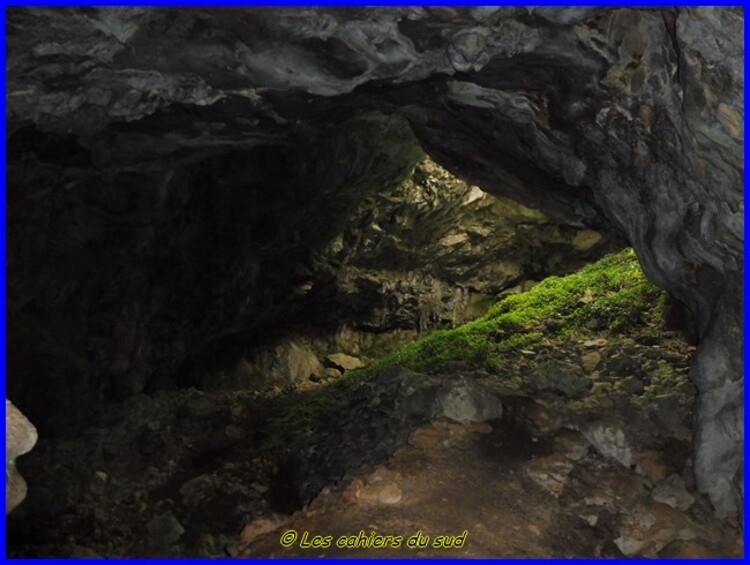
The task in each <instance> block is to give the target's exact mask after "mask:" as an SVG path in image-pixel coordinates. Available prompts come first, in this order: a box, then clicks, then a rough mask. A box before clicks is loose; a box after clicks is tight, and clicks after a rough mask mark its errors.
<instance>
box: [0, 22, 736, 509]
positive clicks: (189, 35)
mask: <svg viewBox="0 0 750 565" xmlns="http://www.w3.org/2000/svg"><path fill="white" fill-rule="evenodd" d="M7 30H8V61H7V82H8V92H7V97H8V133H9V137H8V145H9V166H8V195H9V206H8V223H9V234H10V237H9V241H10V245H9V249H8V253H9V289H8V290H9V308H10V313H9V318H8V320H9V335H10V340H9V351H10V352H11V357H12V359H10V362H11V365H10V368H11V369H10V372H11V376H10V379H9V390H10V394H22V391H20V390H19V389H20V388H22V383H26V385H28V386H31V387H32V388H33V389H34V390H35V392H37V391H39V392H40V394H43V393H44V389H45V388H49V387H45V386H44V385H43V384H42V383H46V382H50V381H51V380H52V379H56V380H58V381H59V382H64V383H65V390H64V391H59V390H56V391H55V392H54V395H55V397H54V398H47V399H46V400H44V401H42V400H40V403H39V404H38V405H37V406H40V408H39V410H38V412H37V413H36V415H37V416H38V417H39V418H43V417H44V414H45V413H46V411H47V410H48V409H49V408H50V407H51V406H53V405H55V403H56V402H57V400H58V399H61V400H64V402H65V404H66V405H70V404H72V402H71V401H74V402H75V404H78V403H81V404H83V405H86V404H92V403H94V402H96V401H97V400H98V399H100V397H101V395H102V394H104V390H105V389H106V387H102V386H99V385H98V383H102V382H106V383H107V386H108V387H110V388H111V389H113V391H114V393H115V394H117V395H120V396H127V395H128V394H131V393H133V392H136V391H138V390H140V389H142V388H143V387H144V386H145V383H148V382H150V381H151V380H152V377H154V375H165V374H173V373H174V372H175V371H177V370H179V368H180V367H181V366H182V365H183V364H184V363H185V360H186V358H187V357H188V353H189V352H192V351H194V350H195V348H196V343H198V339H199V338H198V337H197V336H200V339H201V340H204V341H201V343H206V342H205V337H206V336H210V337H211V338H216V337H219V336H221V335H222V332H227V331H230V330H233V329H235V328H239V327H242V326H243V323H242V322H243V316H246V317H251V318H254V317H256V316H257V315H258V310H256V309H253V308H249V307H248V306H247V304H248V302H251V303H252V302H254V301H257V303H258V304H267V303H269V302H274V300H273V297H270V298H269V297H268V295H267V294H265V293H263V292H259V291H258V289H259V288H265V289H273V290H269V291H268V292H279V293H280V296H285V295H286V294H288V292H287V288H288V287H285V286H284V285H277V284H276V282H277V280H283V281H292V282H297V281H299V282H304V279H305V276H306V275H305V274H304V273H303V274H300V273H295V272H294V269H293V268H291V267H290V269H289V270H282V271H276V272H275V273H276V274H277V275H278V279H275V278H274V277H271V278H270V280H269V279H266V278H264V277H268V276H269V275H268V271H267V270H265V269H263V268H262V266H263V265H265V264H267V263H268V262H269V261H270V260H271V259H270V258H269V257H272V258H274V259H275V258H278V257H279V256H283V257H285V261H284V263H285V264H286V265H294V264H295V262H294V261H293V260H292V258H291V254H294V253H297V252H299V253H301V254H307V253H308V252H309V251H310V250H311V249H313V248H314V247H315V246H316V245H317V243H318V242H320V241H321V240H323V239H325V238H323V237H322V234H320V233H318V231H316V230H314V229H313V230H312V231H310V232H305V231H299V232H298V231H296V230H295V229H294V227H293V226H296V225H297V224H296V220H297V219H298V218H299V214H298V212H299V211H301V210H304V211H305V212H304V213H305V214H320V215H322V216H324V217H330V218H331V219H333V218H336V217H340V214H339V212H340V210H341V209H342V208H346V206H347V205H348V204H347V202H348V200H347V198H348V196H347V195H349V196H351V198H353V199H356V197H355V194H356V193H357V192H358V191H359V190H365V189H366V187H368V186H369V187H371V186H373V185H375V184H377V185H379V186H380V187H382V186H385V185H387V184H389V183H395V182H398V181H400V180H401V178H403V176H404V175H405V174H406V172H407V171H408V170H409V169H410V167H411V166H413V164H414V163H415V162H416V160H417V158H418V157H417V151H416V148H415V147H414V144H413V143H412V142H411V141H407V137H408V136H405V134H404V130H405V129H408V128H406V127H405V124H404V123H403V122H401V121H399V119H398V117H397V116H401V117H403V118H406V119H408V121H409V123H410V125H411V128H412V129H413V130H414V132H415V133H416V135H417V137H418V138H419V140H420V142H421V144H422V146H423V147H424V148H425V149H426V150H427V152H428V153H429V154H430V155H431V156H432V157H433V158H435V159H436V160H437V161H438V162H439V163H441V164H442V165H444V166H446V167H447V168H449V169H450V170H451V171H452V172H454V173H456V174H458V175H459V176H461V177H463V178H465V179H467V180H469V181H470V182H472V183H476V184H479V185H480V186H482V188H483V189H485V190H487V191H490V192H492V193H494V194H497V195H501V196H505V197H510V198H513V199H514V200H517V201H518V202H521V203H522V204H524V205H527V206H530V207H533V208H536V209H539V210H541V211H542V212H544V213H545V214H547V215H548V216H549V217H550V218H554V219H556V220H560V221H565V222H568V223H571V224H575V223H576V222H577V225H579V226H581V227H584V226H586V227H591V228H594V229H598V228H600V227H602V226H604V225H606V224H610V225H612V226H614V227H615V228H616V229H618V230H620V231H621V233H622V234H623V235H624V236H625V237H626V238H627V239H628V240H629V241H630V243H631V244H632V245H633V246H634V247H635V249H636V250H637V252H638V255H639V258H640V260H641V262H642V264H643V266H644V269H645V271H646V273H647V274H648V276H649V277H650V278H651V279H652V280H653V281H654V282H656V283H658V284H659V285H661V286H663V287H665V288H667V289H669V290H670V292H671V293H673V294H674V295H675V296H677V297H678V298H680V299H681V300H682V301H684V302H686V303H688V304H689V305H690V307H691V309H692V310H693V312H694V314H695V316H696V319H697V322H698V328H697V330H698V333H699V336H700V340H701V341H700V346H699V349H698V351H697V353H696V356H695V360H694V363H693V366H692V379H693V381H694V382H695V383H696V385H697V387H698V389H699V398H698V401H697V405H696V410H695V430H696V431H695V441H696V462H695V470H696V477H697V481H698V485H699V487H700V489H701V490H703V491H706V492H708V493H710V495H711V497H712V500H713V502H714V504H715V506H716V507H717V509H718V510H719V511H720V512H721V513H727V512H732V511H736V510H738V502H739V501H740V500H741V483H742V439H743V436H744V430H743V427H742V425H743V424H742V422H743V412H742V410H743V408H742V398H743V394H742V387H743V379H742V374H743V372H742V345H741V344H742V320H741V302H740V300H741V299H740V297H741V292H740V290H741V280H742V260H743V259H742V258H743V207H744V204H743V194H742V169H743V162H742V155H743V141H744V140H743V131H742V117H743V114H744V107H743V98H742V93H743V87H744V75H743V61H742V58H743V55H742V49H743V39H742V36H743V16H742V11H741V9H738V8H707V9H705V8H684V9H661V10H659V9H644V10H636V9H605V8H586V9H557V8H528V9H527V8H466V9H454V8H435V9H432V8H399V9H347V10H334V9H320V10H310V9H308V10H281V11H275V10H274V11H271V10H242V11H237V10H208V9H206V10H197V9H196V10H180V11H176V10H154V9H149V8H108V9H95V8H80V9H13V10H11V11H10V12H9V14H8V21H7ZM365 112H367V113H372V112H378V113H386V114H389V115H391V117H390V118H387V119H386V118H369V119H365V118H362V117H359V118H357V117H355V116H361V115H362V114H363V113H365ZM282 179H287V181H286V182H281V180H282ZM290 179H291V180H290ZM232 184H244V185H245V186H251V187H255V188H254V189H251V190H248V191H246V192H243V191H237V190H229V187H230V186H231V185H232ZM268 187H272V188H268ZM103 188H104V189H103ZM323 195H329V196H330V198H331V202H328V203H327V204H326V205H325V206H324V209H323V210H320V209H315V208H312V209H311V208H310V207H309V205H310V203H311V202H317V201H319V200H320V198H321V196H323ZM258 199H260V200H264V199H270V200H271V203H270V209H272V210H275V211H276V215H271V216H269V215H261V217H258V218H253V222H252V224H251V225H253V226H255V227H254V229H250V230H249V231H250V232H251V233H248V232H247V231H242V230H237V229H235V226H236V224H235V223H233V222H229V223H227V222H226V221H224V219H226V218H227V217H229V218H232V217H236V216H235V215H237V216H239V217H242V219H243V220H244V219H245V218H246V217H247V216H248V215H250V216H252V210H253V209H256V210H263V209H264V208H263V207H260V208H258V207H255V206H254V204H253V202H255V201H257V200H258ZM332 202H333V203H336V204H337V205H334V204H333V203H332ZM289 203H293V204H294V206H291V207H290V206H289ZM295 211H296V212H295ZM285 214H289V216H286V217H285V216H284V215H285ZM332 221H333V220H332ZM299 225H300V226H303V225H304V224H303V223H300V224H299ZM323 225H326V223H325V222H324V224H323ZM226 226H231V227H230V228H229V229H228V230H227V229H226ZM165 234H170V235H169V236H166V235H165ZM209 235H210V236H211V237H208V236H209ZM300 243H303V245H300ZM269 246H272V247H273V251H272V252H271V251H269ZM206 247H207V248H208V251H206V250H205V248H206ZM217 247H221V248H222V249H227V250H231V253H227V254H226V255H224V254H221V255H218V256H217V254H216V253H215V252H214V250H215V249H216V248H217ZM133 257H136V258H137V260H136V265H137V268H133V265H134V263H133ZM229 257H232V259H231V260H229ZM243 258H244V260H243ZM223 259H226V261H223ZM186 264H191V265H194V266H196V267H197V271H196V272H197V273H199V276H198V277H197V278H196V277H189V278H185V277H184V274H185V271H184V265H186ZM191 268H192V267H191ZM59 273H66V275H65V276H64V277H63V278H62V279H61V278H59V275H58V274H59ZM154 273H160V274H159V276H158V277H156V281H155V280H154V279H153V277H152V275H153V274H154ZM112 280H117V281H118V288H120V289H125V290H123V291H121V292H120V294H115V295H113V294H112V293H111V292H110V290H111V288H112V286H111V285H110V284H109V282H110V281H112ZM250 280H252V281H254V282H255V283H256V284H253V285H249V284H248V281H250ZM144 288H150V289H151V290H150V292H149V293H147V294H144V293H143V289H144ZM83 293H86V294H89V295H93V296H95V297H96V298H95V301H94V303H96V304H110V305H112V308H111V309H109V310H106V311H105V312H106V313H104V314H101V315H100V313H101V312H103V311H102V310H98V309H93V310H92V309H90V308H86V307H80V303H78V302H76V301H75V300H72V297H75V296H78V295H81V294H83ZM194 293H195V294H194ZM198 296H199V297H200V298H198ZM278 302H284V301H283V300H282V301H278ZM71 304H75V305H76V306H75V307H73V306H71ZM209 306H210V308H209ZM209 312H210V313H209ZM235 312H236V313H237V314H233V313H235ZM156 313H159V315H156ZM173 315H175V317H176V318H177V319H176V320H175V321H174V325H173V326H172V327H171V328H170V330H174V329H175V328H180V329H179V331H178V332H177V333H178V335H179V336H180V337H179V338H177V339H178V341H177V342H165V341H164V340H163V339H162V336H163V335H165V333H166V332H163V328H164V325H165V324H167V325H169V324H170V323H171V322H165V320H170V316H173ZM278 316H279V314H278V312H274V313H273V315H272V317H274V318H275V319H279V317H278ZM227 322H229V323H227ZM51 327H54V328H58V329H57V330H56V331H55V332H51V331H50V329H49V328H51ZM227 328H230V330H228V329H227ZM60 335H62V336H64V339H63V341H62V342H61V341H60V338H59V336H60ZM40 343H45V344H46V345H47V346H46V347H45V348H44V350H40V349H39V348H38V347H36V346H34V345H32V344H40ZM83 344H96V345H95V351H94V352H93V353H94V358H95V359H98V361H97V363H96V364H94V365H92V364H91V363H90V362H88V359H89V358H90V355H91V354H92V352H91V351H86V350H85V348H84V346H83ZM97 351H98V353H97ZM97 355H98V357H97ZM28 358H36V360H37V365H33V364H31V365H30V364H29V363H28ZM24 359H25V361H24ZM60 360H63V361H64V362H62V363H61V362H60ZM105 363H107V364H108V365H109V366H108V368H107V370H105V371H102V370H100V367H101V366H102V365H103V364H105ZM40 365H41V366H45V365H46V370H44V371H41V372H39V373H38V374H35V373H34V371H33V370H32V369H36V368H38V367H39V366H40ZM123 374H129V375H130V376H129V378H121V377H122V376H123ZM14 375H17V376H14ZM63 392H64V393H65V394H63ZM50 394H52V393H50ZM65 395H67V396H66V397H65V398H62V397H63V396H65ZM11 397H12V396H11ZM12 398H13V397H12ZM86 399H88V403H87V402H86ZM22 408H25V407H24V406H22ZM26 411H27V412H28V413H29V415H30V416H31V417H32V420H34V415H35V414H34V413H33V412H32V407H31V406H29V408H28V409H26ZM78 413H80V414H81V417H82V418H84V419H85V417H86V411H85V410H81V411H80V412H78ZM40 426H41V423H40Z"/></svg>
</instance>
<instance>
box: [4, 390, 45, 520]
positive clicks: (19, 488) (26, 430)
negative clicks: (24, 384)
mask: <svg viewBox="0 0 750 565" xmlns="http://www.w3.org/2000/svg"><path fill="white" fill-rule="evenodd" d="M36 440H37V432H36V428H35V427H34V426H33V425H32V423H31V422H29V420H28V418H26V416H24V415H23V414H21V411H20V410H19V409H18V408H16V407H15V406H13V403H12V402H10V401H9V400H6V401H5V513H6V514H7V513H9V512H10V511H11V510H13V509H14V508H15V507H16V506H18V505H19V504H21V502H23V499H24V498H26V491H27V486H26V481H24V480H23V477H22V476H21V475H20V474H19V472H18V469H16V459H17V458H18V457H19V456H21V455H23V454H24V453H28V452H29V451H31V449H32V448H33V447H34V444H35V443H36Z"/></svg>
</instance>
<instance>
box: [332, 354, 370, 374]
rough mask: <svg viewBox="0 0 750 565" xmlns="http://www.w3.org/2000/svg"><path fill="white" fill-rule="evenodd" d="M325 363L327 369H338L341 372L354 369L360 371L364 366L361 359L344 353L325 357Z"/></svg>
mask: <svg viewBox="0 0 750 565" xmlns="http://www.w3.org/2000/svg"><path fill="white" fill-rule="evenodd" d="M326 362H327V365H328V366H329V367H332V368H334V369H338V370H339V371H341V372H344V371H353V370H354V369H361V368H362V367H364V366H365V364H364V363H363V362H362V360H361V359H359V358H358V357H352V356H351V355H347V354H346V353H332V354H331V355H329V356H328V357H326Z"/></svg>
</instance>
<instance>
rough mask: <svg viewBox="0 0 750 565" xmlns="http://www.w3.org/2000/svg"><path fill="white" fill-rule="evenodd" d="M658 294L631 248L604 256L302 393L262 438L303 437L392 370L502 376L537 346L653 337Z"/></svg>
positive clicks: (659, 320)
mask: <svg viewBox="0 0 750 565" xmlns="http://www.w3.org/2000/svg"><path fill="white" fill-rule="evenodd" d="M664 296H665V294H664V292H663V291H661V290H660V289H658V288H657V287H656V286H654V285H652V284H651V283H649V282H648V281H647V280H646V278H645V276H644V274H643V272H642V270H641V268H640V265H639V264H638V260H637V258H636V256H635V253H634V251H633V250H632V249H626V250H624V251H621V252H619V253H615V254H611V255H607V256H605V257H604V258H602V259H601V260H599V261H597V262H596V263H593V264H591V265H589V266H587V267H585V268H583V269H581V270H580V271H578V272H577V273H574V274H571V275H568V276H565V277H549V278H547V279H545V280H544V281H542V282H541V283H539V284H538V285H536V286H535V287H533V288H532V289H531V290H529V291H527V292H524V293H520V294H515V295H511V296H508V297H506V298H504V299H502V300H500V301H499V302H498V303H496V304H495V305H494V306H492V307H491V308H490V310H489V312H488V313H487V314H486V315H485V316H483V317H482V318H479V319H478V320H475V321H473V322H470V323H468V324H465V325H463V326H460V327H457V328H455V329H451V330H441V331H436V332H434V333H432V334H430V335H428V336H425V337H423V338H421V339H419V340H417V341H414V342H413V343H410V344H408V345H406V346H405V347H403V348H401V349H399V350H397V351H395V352H394V353H391V354H389V355H387V356H385V357H382V358H381V359H379V360H378V361H376V362H375V363H373V364H371V365H370V366H368V367H366V368H364V369H360V370H357V371H352V372H350V373H347V374H346V375H344V376H343V377H341V378H340V379H338V380H337V381H335V382H333V383H331V384H330V385H327V386H325V387H323V388H321V389H319V390H317V391H314V392H312V393H308V394H307V395H306V396H305V398H304V399H302V400H301V401H299V402H297V403H295V404H294V405H293V406H291V407H290V408H289V409H288V410H285V411H283V414H281V415H280V416H279V417H278V418H277V419H276V420H274V421H273V422H272V426H271V430H270V432H271V433H270V437H269V439H272V440H273V442H274V443H275V444H276V445H278V443H276V442H281V443H286V442H287V441H289V440H290V439H291V438H295V437H300V434H305V433H307V431H309V430H310V429H312V428H313V427H314V425H319V424H320V422H321V421H324V420H325V419H326V414H327V413H328V414H330V413H332V411H336V410H338V409H339V407H342V406H344V405H345V403H346V399H347V395H348V392H349V391H350V387H352V386H360V385H365V384H366V383H367V382H368V381H370V380H372V379H374V378H376V377H377V376H378V375H379V374H381V373H382V372H383V371H384V370H385V369H387V368H389V367H392V366H395V365H401V366H404V367H406V368H408V369H411V370H412V371H415V372H417V373H424V374H426V375H435V374H438V373H440V372H442V371H445V370H446V369H448V368H449V367H451V366H455V365H456V364H461V365H464V366H468V367H471V368H483V369H486V370H489V371H490V372H496V373H505V372H506V370H507V366H508V361H509V360H510V359H512V358H513V357H515V356H517V355H523V354H524V352H525V351H526V350H527V349H529V348H533V347H534V346H538V345H550V344H553V343H555V342H561V341H565V342H570V341H573V342H577V341H580V340H585V339H590V338H592V337H607V338H611V337H614V336H617V335H621V334H625V333H630V334H632V333H634V332H643V333H648V334H649V335H652V336H653V335H658V334H660V333H661V332H662V331H663V304H664ZM511 377H514V376H513V375H511Z"/></svg>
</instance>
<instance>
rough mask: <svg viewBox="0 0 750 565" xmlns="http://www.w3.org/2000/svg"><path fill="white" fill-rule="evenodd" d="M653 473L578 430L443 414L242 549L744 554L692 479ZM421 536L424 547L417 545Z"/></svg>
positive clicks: (255, 527)
mask: <svg viewBox="0 0 750 565" xmlns="http://www.w3.org/2000/svg"><path fill="white" fill-rule="evenodd" d="M649 471H650V476H649V475H642V474H640V473H638V472H635V471H633V470H631V469H628V468H626V467H623V466H621V465H618V464H617V463H615V462H613V461H612V460H610V459H607V458H605V457H603V456H602V455H601V454H599V453H597V452H596V451H595V450H594V449H591V447H590V444H589V442H587V441H586V439H585V438H584V436H583V435H581V434H580V433H578V432H576V431H573V430H570V429H563V430H559V431H557V432H555V433H553V434H550V435H548V436H546V437H541V438H540V437H535V436H530V435H528V434H527V432H526V431H525V430H524V429H522V428H519V427H517V426H514V425H512V424H509V423H508V422H507V421H502V420H501V421H495V422H491V423H482V424H476V423H474V424H459V423H456V422H452V421H450V420H438V421H436V422H434V423H431V424H430V425H427V426H424V427H421V428H419V429H417V430H416V431H415V432H414V433H413V434H412V436H411V438H410V440H409V442H408V444H407V445H405V446H403V447H401V448H400V449H399V450H398V451H397V452H396V453H395V454H394V456H393V457H392V458H390V459H389V460H388V461H387V462H386V463H385V464H383V465H379V466H377V467H375V468H369V469H367V470H366V471H364V472H360V473H357V474H354V475H352V476H350V477H347V479H346V480H345V481H343V482H342V483H341V484H340V485H338V486H336V487H333V488H329V489H325V490H324V492H323V493H322V494H321V495H320V496H319V497H317V498H316V499H315V500H314V501H313V503H312V504H310V505H309V506H308V507H307V508H305V509H304V510H302V511H299V512H297V513H295V514H294V515H293V516H291V517H280V516H274V517H272V518H263V519H260V520H257V521H255V522H253V523H251V524H248V525H247V526H246V527H245V528H244V530H243V532H242V535H241V541H242V544H243V545H242V550H241V555H243V556H246V557H269V556H271V557H317V556H348V557H414V556H422V557H622V556H623V555H626V556H647V557H716V556H732V557H739V556H741V554H742V551H741V545H739V542H740V536H739V533H738V532H737V531H736V530H735V529H733V528H731V527H728V526H727V525H726V524H725V523H723V522H722V521H720V520H717V519H715V518H713V517H712V515H711V514H712V510H711V508H710V505H709V504H708V502H707V500H705V499H704V498H701V497H696V496H695V495H694V494H693V493H691V492H689V490H688V489H687V487H686V483H685V481H684V479H683V478H682V476H681V475H679V474H676V473H673V474H667V473H668V472H669V470H668V467H667V466H666V465H664V464H661V465H657V466H654V467H652V468H650V470H649ZM290 531H294V532H295V533H296V536H295V535H292V534H290V533H289V532H290ZM306 532H307V537H304V535H305V533H306ZM418 532H421V534H422V540H423V541H422V544H419V545H418V544H415V543H414V542H412V544H411V545H410V544H409V539H410V538H412V536H414V535H415V534H417V533H418ZM465 532H466V533H465ZM464 533H465V534H464ZM462 534H464V535H465V538H464V539H463V540H461V539H458V540H457V541H456V542H455V543H453V542H451V541H450V539H449V537H450V536H457V537H458V538H461V536H462ZM387 535H390V536H393V538H391V539H390V540H386V539H385V538H383V539H382V541H377V540H378V536H387ZM284 536H287V537H284ZM289 536H291V538H290V537H289ZM315 536H322V537H323V539H322V540H319V541H318V542H317V543H318V546H317V547H316V546H315V543H316V542H315V541H314V537H315ZM326 536H327V541H325V538H326ZM439 536H444V537H447V538H448V539H444V540H442V541H441V540H440V538H439ZM399 538H400V541H397V540H399ZM281 540H285V544H288V545H289V546H288V547H284V545H282V543H281ZM452 543H453V545H452ZM320 544H322V545H323V547H320ZM368 544H369V545H368ZM373 544H380V547H378V546H377V545H373Z"/></svg>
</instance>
